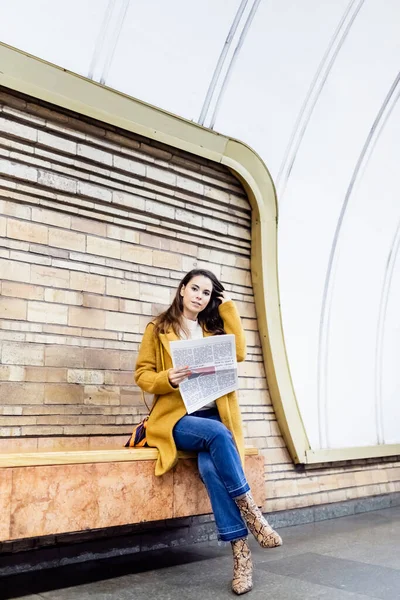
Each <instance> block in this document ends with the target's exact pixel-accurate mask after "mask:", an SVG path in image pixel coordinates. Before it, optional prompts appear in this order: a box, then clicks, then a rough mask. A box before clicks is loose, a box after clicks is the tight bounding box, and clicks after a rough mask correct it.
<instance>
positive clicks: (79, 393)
mask: <svg viewBox="0 0 400 600" xmlns="http://www.w3.org/2000/svg"><path fill="white" fill-rule="evenodd" d="M44 403H45V404H77V405H79V404H82V403H83V388H82V386H81V385H76V384H74V383H56V384H48V385H46V386H45V389H44Z"/></svg>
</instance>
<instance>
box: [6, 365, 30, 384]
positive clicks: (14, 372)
mask: <svg viewBox="0 0 400 600" xmlns="http://www.w3.org/2000/svg"><path fill="white" fill-rule="evenodd" d="M24 380H25V368H24V367H19V366H15V365H10V366H8V365H7V366H5V365H1V366H0V381H24Z"/></svg>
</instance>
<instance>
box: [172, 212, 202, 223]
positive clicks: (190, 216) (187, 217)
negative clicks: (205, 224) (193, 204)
mask: <svg viewBox="0 0 400 600" xmlns="http://www.w3.org/2000/svg"><path fill="white" fill-rule="evenodd" d="M175 216H176V220H177V221H181V222H183V223H187V224H188V225H195V226H196V227H201V226H202V217H201V215H197V214H195V213H193V212H192V211H189V210H183V209H181V208H177V209H176V212H175Z"/></svg>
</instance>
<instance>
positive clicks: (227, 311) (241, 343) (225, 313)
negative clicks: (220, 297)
mask: <svg viewBox="0 0 400 600" xmlns="http://www.w3.org/2000/svg"><path fill="white" fill-rule="evenodd" d="M218 310H219V314H220V316H221V318H222V320H223V322H224V329H225V332H226V333H233V334H234V336H235V338H236V360H237V361H238V362H242V361H244V360H246V337H245V334H244V330H243V327H242V322H241V320H240V315H239V312H238V309H237V308H236V305H235V303H234V302H233V301H232V300H228V301H227V302H224V303H223V304H220V305H219V308H218Z"/></svg>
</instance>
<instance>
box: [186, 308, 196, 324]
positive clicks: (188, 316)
mask: <svg viewBox="0 0 400 600" xmlns="http://www.w3.org/2000/svg"><path fill="white" fill-rule="evenodd" d="M198 314H199V313H192V312H190V311H189V310H186V309H183V316H184V317H185V319H188V320H189V321H197V315H198Z"/></svg>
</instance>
